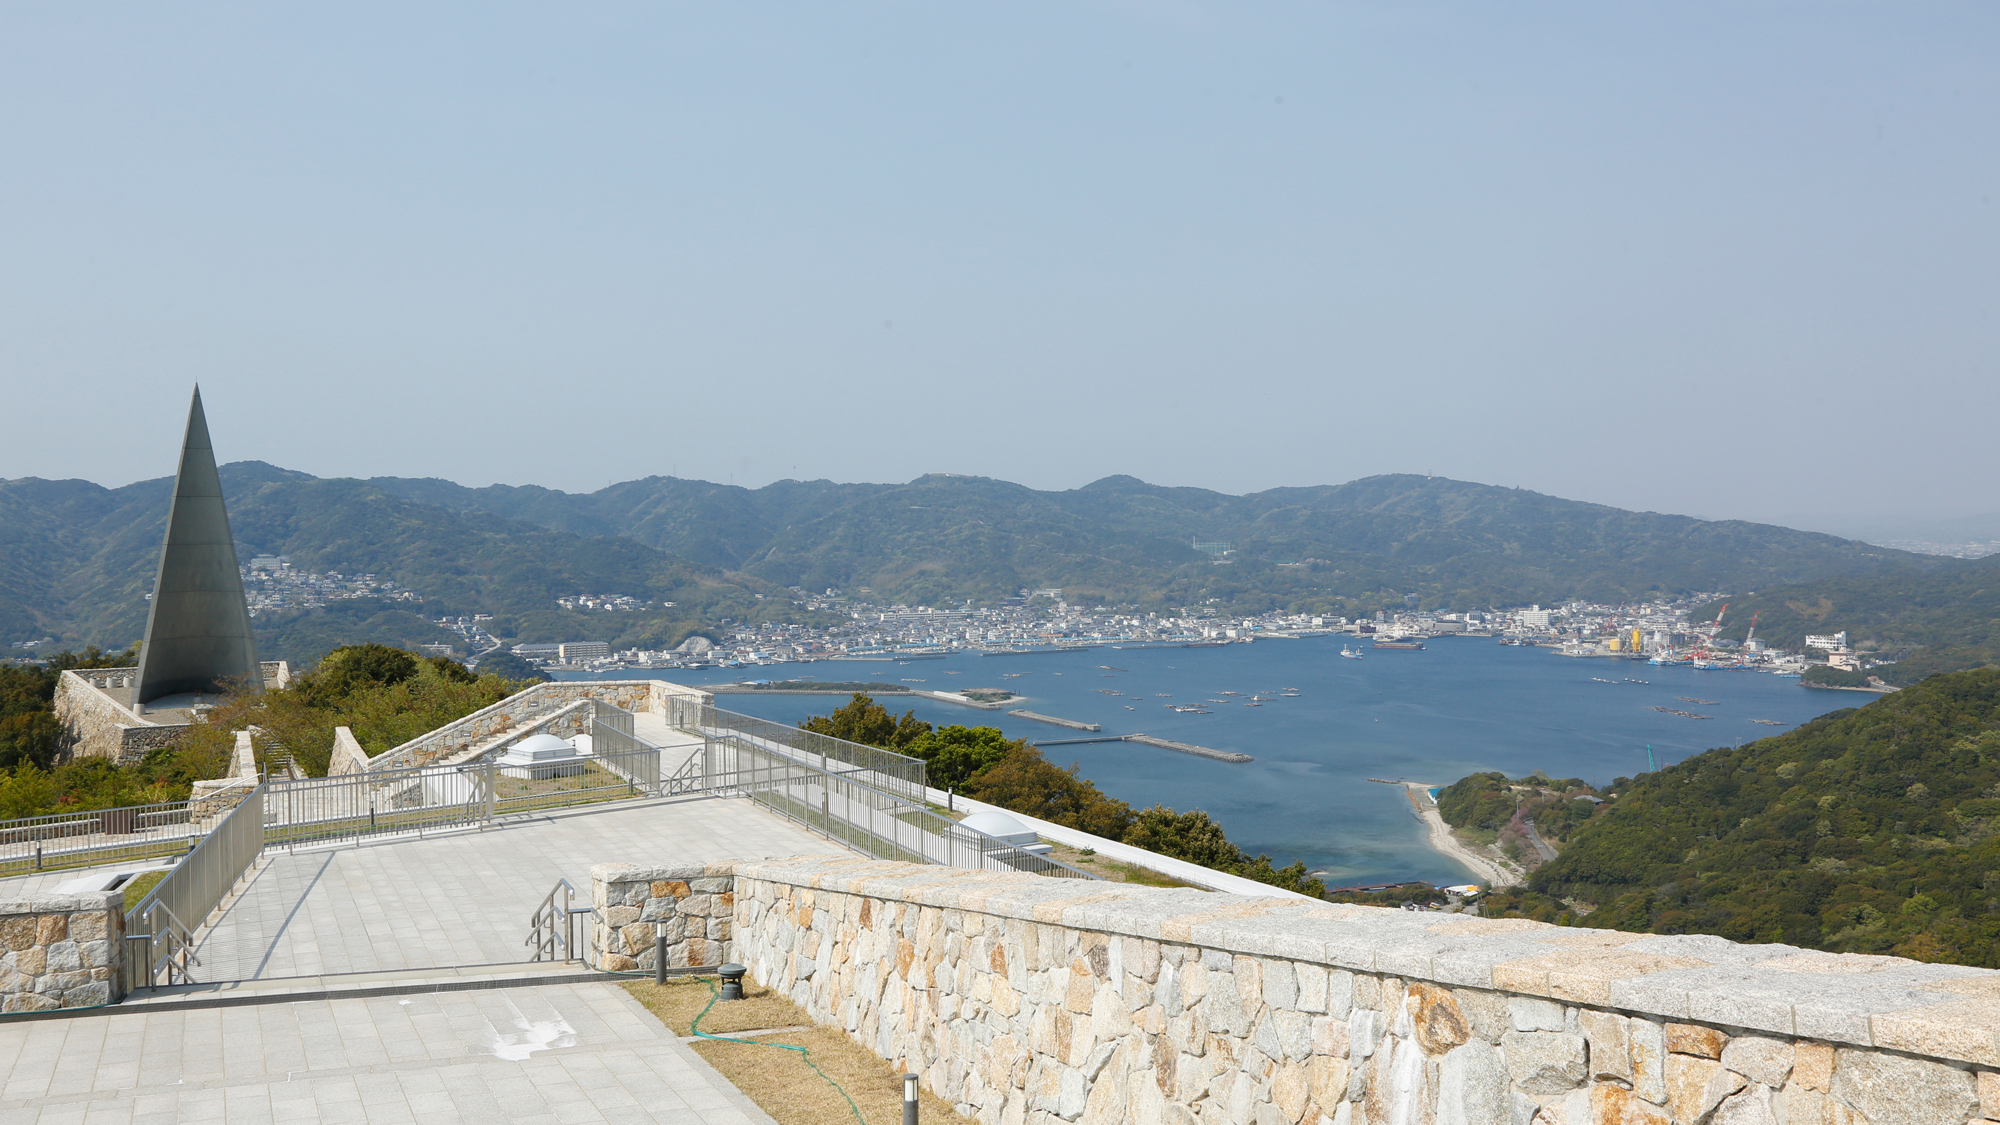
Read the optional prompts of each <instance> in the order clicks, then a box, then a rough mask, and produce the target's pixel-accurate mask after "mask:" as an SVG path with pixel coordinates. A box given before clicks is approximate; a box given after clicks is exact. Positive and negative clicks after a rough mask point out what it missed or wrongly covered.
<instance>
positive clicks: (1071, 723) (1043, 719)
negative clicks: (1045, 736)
mask: <svg viewBox="0 0 2000 1125" xmlns="http://www.w3.org/2000/svg"><path fill="white" fill-rule="evenodd" d="M1007 713H1008V714H1009V715H1012V716H1014V717H1015V718H1017V719H1032V720H1034V721H1035V722H1038V723H1048V724H1050V725H1051V726H1058V727H1068V728H1069V729H1071V730H1103V729H1104V728H1103V727H1102V726H1099V725H1098V724H1096V723H1079V722H1077V721H1076V720H1075V719H1058V718H1056V717H1055V716H1054V715H1038V714H1036V713H1035V712H1033V711H1009V712H1007Z"/></svg>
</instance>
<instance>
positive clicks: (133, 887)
mask: <svg viewBox="0 0 2000 1125" xmlns="http://www.w3.org/2000/svg"><path fill="white" fill-rule="evenodd" d="M171 870H172V869H171V868H169V869H168V870H167V871H148V872H146V873H145V874H144V875H141V876H139V877H137V878H135V879H133V880H132V881H131V882H129V883H127V884H125V887H124V890H125V909H127V910H130V909H132V908H133V907H135V906H137V905H139V900H140V899H143V898H145V897H146V892H148V891H150V890H152V889H153V888H154V887H157V886H159V885H160V880H162V879H164V878H166V877H167V874H168V872H169V871H171Z"/></svg>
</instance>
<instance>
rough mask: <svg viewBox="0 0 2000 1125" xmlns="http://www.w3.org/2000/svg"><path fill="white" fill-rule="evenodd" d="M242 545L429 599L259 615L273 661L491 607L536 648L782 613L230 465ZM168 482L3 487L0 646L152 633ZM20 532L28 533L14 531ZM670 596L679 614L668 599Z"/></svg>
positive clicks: (661, 565)
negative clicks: (642, 604) (591, 603)
mask: <svg viewBox="0 0 2000 1125" xmlns="http://www.w3.org/2000/svg"><path fill="white" fill-rule="evenodd" d="M222 482H223V488H224V490H225V492H226V494H227V497H228V503H229V513H230V529H231V531H232V532H233V533H234V535H235V537H236V540H237V544H238V550H239V552H243V553H244V554H245V557H247V556H248V555H249V554H281V555H289V556H290V557H291V558H292V561H293V564H294V566H296V567H297V568H299V569H302V570H307V571H316V572H322V573H323V572H330V571H337V572H340V573H343V574H360V573H368V574H375V575H378V576H380V577H382V578H386V579H390V580H393V581H395V582H397V583H399V584H400V585H402V586H405V587H408V588H410V589H413V590H416V591H418V592H420V593H421V594H422V595H423V596H424V600H423V601H422V602H421V603H413V602H407V601H395V602H388V601H381V600H377V599H355V600H352V601H343V602H337V603H333V604H331V605H329V606H327V607H325V608H324V609H315V610H309V611H303V612H287V613H281V614H277V615H274V616H270V617H260V618H259V619H258V620H257V626H258V633H259V645H260V652H261V654H262V655H263V656H265V657H266V658H268V659H288V660H293V661H296V662H302V663H309V662H311V661H312V660H314V659H317V657H318V656H319V655H320V654H321V653H324V652H326V651H328V650H329V649H331V648H334V647H336V646H338V645H341V644H349V643H361V642H366V641H374V642H378V643H382V644H389V645H415V644H420V643H426V642H434V641H445V640H450V639H452V635H450V634H446V633H444V632H442V631H441V630H439V629H437V628H436V627H435V626H434V625H433V624H431V622H430V621H428V620H426V618H427V617H429V618H435V617H438V616H444V615H453V616H456V615H459V614H471V613H489V614H493V615H494V616H495V618H496V620H495V621H494V622H493V625H492V629H493V631H494V632H495V633H496V634H497V635H499V636H502V637H521V638H523V639H528V640H605V641H611V642H614V643H616V644H619V645H621V646H629V645H642V646H645V647H655V648H657V647H664V646H668V645H671V644H676V643H679V641H680V640H681V638H683V637H685V636H686V635H687V634H688V633H689V632H691V631H693V630H695V629H697V628H701V627H704V626H705V625H707V624H710V623H712V622H714V621H716V620H718V619H720V618H723V617H734V618H736V619H738V620H758V619H761V618H763V617H765V616H767V615H773V614H779V613H783V612H785V611H786V610H787V609H789V607H790V603H789V602H788V601H786V600H784V599H769V600H763V601H760V600H759V599H758V598H757V594H759V593H769V592H774V590H773V588H772V587H770V586H768V585H767V584H765V583H762V582H759V581H756V580H754V579H747V578H743V577H740V576H731V575H726V574H724V573H722V572H720V571H717V570H715V569H714V568H711V567H705V566H699V565H696V564H694V563H690V562H688V561H686V560H684V559H680V558H676V557H674V556H672V555H669V554H666V553H664V552H662V551H659V550H656V549H654V548H652V547H648V546H645V545H644V544H640V543H636V542H633V541H632V540H630V539H624V538H618V537H607V536H596V537H586V536H583V535H577V534H572V533H567V532H561V531H555V530H551V529H548V528H545V527H541V526H538V525H535V524H529V523H523V522H520V521H517V520H510V519H505V518H501V517H498V516H492V515H487V514H484V513H481V512H469V511H459V510H454V509H449V508H442V507H438V506H436V505H432V504H424V503H419V502H414V501H411V500H408V499H405V498H403V497H401V496H398V495H395V494H393V493H390V492H387V491H384V490H383V489H380V488H377V487H374V486H372V485H369V484H367V483H365V482H362V481H357V480H319V479H316V478H313V477H311V476H308V475H306V474H304V473H295V472H290V471H287V470H283V469H277V468H274V467H272V466H270V465H265V464H261V463H258V462H238V463H236V464H231V465H226V466H224V467H223V468H222ZM170 488H171V480H170V479H168V478H160V479H157V480H150V481H141V482H139V483H137V484H131V485H127V486H125V487H123V488H117V489H107V488H103V487H101V486H98V485H94V484H91V483H89V482H87V481H44V480H37V479H33V478H28V479H21V480H13V481H6V482H0V513H4V515H5V517H6V520H7V527H8V528H9V530H10V534H9V535H8V536H7V537H6V538H5V539H4V540H0V630H4V632H0V637H10V638H22V639H29V638H33V637H36V636H53V637H55V638H57V639H58V640H59V641H64V642H70V643H75V644H82V643H95V644H101V645H104V646H106V647H123V646H124V645H126V644H128V643H130V642H131V641H134V640H136V639H137V638H138V637H139V635H140V634H141V633H142V632H143V631H144V629H145V621H146V600H145V594H146V592H147V590H148V589H149V588H150V586H151V584H152V580H153V572H154V569H155V568H156V567H157V565H158V561H159V550H160V539H161V536H162V534H163V532H164V529H165V521H166V509H167V501H168V494H169V491H170ZM15 529H19V530H18V533H15ZM578 593H617V594H629V595H632V596H634V597H639V598H644V599H648V600H651V601H653V602H654V603H655V608H653V609H651V610H648V611H640V612H634V613H617V614H609V613H575V612H570V611H566V610H563V609H562V608H560V607H559V606H558V605H557V604H556V599H557V598H558V597H561V596H563V595H567V594H578ZM664 602H673V603H674V605H673V606H671V607H663V606H661V605H660V603H664Z"/></svg>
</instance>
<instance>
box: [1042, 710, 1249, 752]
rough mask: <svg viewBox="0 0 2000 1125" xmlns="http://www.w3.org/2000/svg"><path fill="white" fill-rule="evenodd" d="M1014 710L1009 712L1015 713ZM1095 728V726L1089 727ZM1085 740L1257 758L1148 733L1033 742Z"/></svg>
mask: <svg viewBox="0 0 2000 1125" xmlns="http://www.w3.org/2000/svg"><path fill="white" fill-rule="evenodd" d="M1015 713H1016V712H1009V714H1015ZM1091 729H1093V730H1095V729H1096V728H1094V727H1093V728H1091ZM1086 742H1136V743H1139V744H1140V745H1141V746H1157V747H1159V748H1160V749H1162V750H1178V751H1180V752H1181V753H1183V754H1194V755H1197V756H1199V757H1203V758H1214V759H1215V760H1216V761H1218V762H1254V761H1256V760H1257V759H1255V758H1253V757H1251V756H1250V755H1248V754H1239V753H1237V752H1236V751H1234V750H1216V749H1213V748H1211V747H1208V746H1196V745H1195V744H1194V743H1192V742H1175V741H1174V740H1173V739H1171V738H1155V737H1153V736H1152V735H1150V734H1107V735H1104V736H1103V737H1101V738H1057V739H1051V740H1050V741H1047V742H1037V743H1035V746H1036V748H1038V749H1039V748H1040V747H1043V746H1081V745H1083V744H1084V743H1086Z"/></svg>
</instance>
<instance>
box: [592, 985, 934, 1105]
mask: <svg viewBox="0 0 2000 1125" xmlns="http://www.w3.org/2000/svg"><path fill="white" fill-rule="evenodd" d="M624 988H625V990H626V991H627V992H630V993H631V994H632V995H633V997H635V998H636V999H637V1000H638V1001H639V1002H640V1003H641V1004H643V1005H645V1006H646V1009H647V1010H648V1011H650V1012H652V1013H653V1014H654V1015H655V1016H657V1017H659V1019H660V1021H661V1022H662V1023H664V1024H666V1025H667V1026H668V1027H670V1028H672V1029H673V1030H674V1031H675V1033H677V1034H680V1035H687V1034H689V1033H690V1031H691V1028H692V1025H693V1022H694V1019H695V1017H696V1016H698V1015H700V1014H701V1010H702V1008H703V1007H705V1006H707V1004H708V1001H709V997H710V995H711V993H710V992H709V987H708V984H707V983H705V982H704V981H702V980H698V979H693V978H688V977H682V978H679V979H676V980H670V981H668V982H667V983H666V984H665V985H664V986H662V985H656V984H654V983H652V982H651V981H633V982H631V983H629V984H626V985H625V986H624ZM812 1022H813V1021H812V1018H811V1017H810V1016H808V1015H806V1013H805V1011H804V1010H803V1009H801V1008H800V1007H798V1006H797V1005H796V1004H793V1003H792V1002H791V1001H789V1000H786V999H785V998H784V997H782V996H779V995H777V994H776V993H773V992H772V991H771V990H770V989H767V988H764V987H762V986H760V985H755V984H752V983H751V982H750V981H749V980H747V979H746V980H745V981H744V982H743V999H742V1000H737V1001H732V1002H730V1003H728V1004H721V1003H718V1004H716V1005H715V1006H714V1007H713V1008H711V1009H710V1010H709V1013H708V1016H707V1018H705V1019H703V1020H702V1021H701V1029H702V1030H703V1031H706V1032H708V1033H710V1034H712V1035H724V1034H728V1033H729V1032H731V1031H754V1030H758V1029H760V1028H767V1027H796V1026H800V1025H807V1026H808V1027H809V1030H805V1031H794V1032H787V1033H785V1034H782V1035H760V1036H758V1037H757V1042H758V1043H783V1044H787V1045H790V1046H796V1047H805V1048H807V1049H808V1050H810V1051H811V1052H812V1061H813V1062H815V1063H817V1064H818V1065H819V1068H820V1070H822V1071H824V1072H825V1073H826V1076H827V1078H831V1079H832V1080H833V1081H834V1082H837V1083H839V1084H840V1086H841V1089H844V1090H846V1091H847V1097H849V1098H853V1099H854V1104H855V1105H857V1106H859V1107H860V1109H861V1115H862V1118H863V1119H864V1120H865V1121H866V1122H867V1123H868V1125H901V1122H902V1120H903V1077H902V1073H901V1072H900V1071H898V1070H896V1068H894V1067H892V1066H890V1065H889V1064H888V1063H887V1062H884V1061H883V1060H881V1059H879V1058H876V1057H875V1056H874V1054H872V1053H871V1052H869V1051H868V1050H867V1049H866V1048H864V1047H862V1046H861V1045H860V1044H859V1043H856V1042H855V1041H854V1040H852V1039H849V1038H848V1037H847V1036H846V1035H844V1034H842V1033H841V1032H839V1031H836V1030H834V1029H833V1028H828V1027H811V1026H810V1025H811V1024H812ZM693 1046H694V1050H695V1053H696V1054H698V1055H700V1056H701V1057H702V1058H703V1059H704V1060H706V1061H707V1062H708V1064H709V1065H710V1066H712V1067H714V1068H715V1069H716V1070H717V1071H719V1072H720V1073H721V1074H722V1076H723V1077H724V1078H727V1079H728V1080H729V1081H730V1082H731V1083H732V1084H733V1085H735V1087H736V1088H737V1089H739V1090H741V1091H743V1093H744V1095H745V1096H747V1097H748V1098H749V1099H750V1100H751V1101H753V1102H756V1103H757V1107H758V1108H759V1109H762V1110H763V1111H764V1112H765V1113H768V1114H770V1115H771V1116H772V1117H773V1118H774V1119H776V1120H777V1122H778V1125H839V1123H841V1122H852V1121H853V1120H854V1113H853V1111H851V1110H849V1109H848V1107H847V1099H846V1098H843V1097H841V1096H840V1091H839V1090H836V1089H834V1088H833V1086H832V1085H830V1084H829V1083H828V1082H827V1081H826V1079H823V1078H821V1077H820V1076H819V1075H818V1074H815V1073H813V1069H812V1067H810V1066H808V1065H806V1061H805V1059H803V1058H801V1057H800V1055H799V1053H798V1052H797V1051H782V1050H778V1049H776V1048H774V1047H764V1046H752V1045H750V1044H746V1043H717V1042H713V1041H710V1040H701V1041H698V1042H696V1043H695V1044H694V1045H693ZM918 1096H919V1098H920V1099H921V1102H920V1105H919V1115H920V1117H921V1119H922V1120H924V1121H926V1122H958V1123H963V1125H972V1121H971V1119H970V1118H967V1117H961V1116H960V1115H958V1114H957V1113H954V1112H952V1108H951V1106H950V1105H949V1104H948V1103H946V1102H945V1101H944V1100H943V1099H941V1098H939V1097H937V1096H936V1095H934V1094H932V1093H931V1092H930V1091H928V1090H925V1091H923V1092H922V1093H921V1094H919V1095H918Z"/></svg>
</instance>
